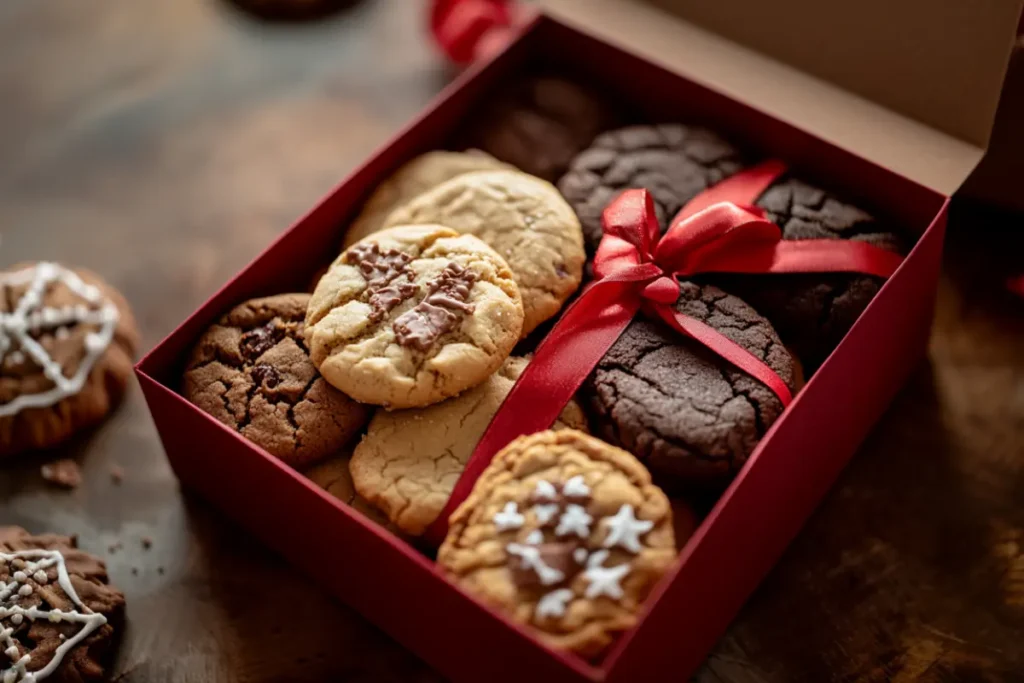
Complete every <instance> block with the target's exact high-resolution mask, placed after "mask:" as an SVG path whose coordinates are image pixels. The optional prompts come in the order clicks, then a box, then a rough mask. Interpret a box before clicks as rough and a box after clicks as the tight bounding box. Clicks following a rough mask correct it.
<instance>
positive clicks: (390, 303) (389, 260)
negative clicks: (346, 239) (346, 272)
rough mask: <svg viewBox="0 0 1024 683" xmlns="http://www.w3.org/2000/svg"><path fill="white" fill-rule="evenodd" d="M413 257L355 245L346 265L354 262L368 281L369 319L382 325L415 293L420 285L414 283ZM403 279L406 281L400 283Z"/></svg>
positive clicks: (399, 252) (372, 244) (376, 246)
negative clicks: (411, 265) (410, 266)
mask: <svg viewBox="0 0 1024 683" xmlns="http://www.w3.org/2000/svg"><path fill="white" fill-rule="evenodd" d="M410 261H412V257H411V256H409V255H408V254H405V253H403V252H401V251H398V250H397V249H388V250H387V251H385V252H382V251H381V250H380V245H379V244H377V243H375V242H374V243H370V244H356V245H354V246H352V247H350V248H349V250H348V253H346V254H345V262H346V263H354V264H356V266H357V267H358V268H359V272H360V274H362V276H363V277H364V278H365V279H366V289H367V291H368V292H369V304H370V308H371V309H372V310H371V311H370V320H371V321H373V322H375V323H376V322H380V321H381V320H383V319H384V318H385V317H386V316H387V314H388V313H390V312H391V311H392V310H393V309H394V308H395V307H396V306H398V305H399V304H400V303H402V302H403V301H405V300H406V299H408V298H409V297H411V296H413V295H414V294H416V292H417V291H419V286H418V285H415V284H413V283H412V282H411V280H412V273H411V272H410V270H409V263H410ZM400 278H404V280H405V281H404V282H398V280H399V279H400Z"/></svg>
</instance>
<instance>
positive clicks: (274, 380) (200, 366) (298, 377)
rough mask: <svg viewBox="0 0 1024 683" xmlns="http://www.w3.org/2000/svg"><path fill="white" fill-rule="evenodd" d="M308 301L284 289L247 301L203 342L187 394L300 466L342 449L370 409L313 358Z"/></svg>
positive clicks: (188, 380) (191, 365)
mask: <svg viewBox="0 0 1024 683" xmlns="http://www.w3.org/2000/svg"><path fill="white" fill-rule="evenodd" d="M308 302H309V295H308V294H279V295H277V296H271V297H266V298H263V299H252V300H250V301H247V302H245V303H244V304H241V305H240V306H238V307H236V308H234V309H232V310H231V311H230V312H228V314H227V315H225V316H224V317H223V318H221V319H220V321H219V322H218V323H217V324H216V325H214V326H213V327H211V328H210V329H209V330H207V331H206V333H205V334H204V335H203V336H202V337H201V338H200V339H199V342H198V343H197V344H196V347H195V349H194V350H193V351H192V355H191V357H190V358H189V361H188V365H187V366H186V369H185V380H184V394H185V398H187V399H188V400H189V401H191V402H192V403H195V404H196V405H197V406H199V407H200V408H202V409H203V410H204V411H206V412H207V413H209V414H210V415H212V416H213V417H215V418H217V419H218V420H220V421H221V422H222V423H224V424H225V425H227V426H229V427H231V428H232V429H236V430H238V432H239V433H240V434H241V435H242V436H244V437H245V438H247V439H249V440H250V441H252V442H253V443H254V444H256V445H257V446H260V447H262V448H263V449H264V450H266V451H267V452H268V453H270V454H271V455H274V456H276V457H278V458H280V459H281V460H283V461H284V462H286V463H288V464H289V465H291V466H293V467H303V466H306V465H309V464H312V463H314V462H317V461H318V460H322V459H324V458H326V457H328V456H330V455H333V454H335V453H337V452H338V450H339V449H341V448H342V447H343V446H344V445H345V444H346V443H348V442H349V441H350V440H351V439H352V437H353V436H355V435H356V433H358V432H359V430H360V429H362V427H363V425H364V424H366V421H367V420H368V419H369V412H370V411H369V409H368V408H366V407H365V406H362V405H360V404H358V403H356V402H355V401H353V400H352V399H351V398H349V397H348V396H345V395H344V394H342V393H341V392H340V391H338V390H336V389H335V388H334V387H332V386H331V385H330V384H328V383H327V382H326V381H324V379H323V378H322V377H320V375H319V373H317V371H316V368H315V367H314V365H313V363H312V362H311V361H310V359H309V353H308V351H307V350H306V346H305V339H304V337H303V320H304V318H305V315H306V305H307V304H308Z"/></svg>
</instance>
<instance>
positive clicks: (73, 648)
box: [0, 526, 125, 683]
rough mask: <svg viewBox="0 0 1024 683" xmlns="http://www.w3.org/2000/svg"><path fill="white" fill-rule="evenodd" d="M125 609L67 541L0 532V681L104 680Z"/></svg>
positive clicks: (96, 566)
mask: <svg viewBox="0 0 1024 683" xmlns="http://www.w3.org/2000/svg"><path fill="white" fill-rule="evenodd" d="M124 606H125V602H124V595H123V594H122V593H121V591H119V590H117V589H116V588H114V587H113V586H110V585H109V583H108V582H107V570H106V567H104V565H103V562H102V561H100V560H99V559H98V558H96V557H93V556H92V555H88V554H86V553H84V552H82V551H81V550H78V548H77V543H76V542H75V539H74V538H73V537H68V536H58V535H55V534H45V535H41V536H32V535H30V534H29V533H28V532H26V531H25V530H24V529H20V528H18V527H10V526H9V527H0V682H2V683H36V681H42V680H44V679H45V680H46V681H47V683H61V682H67V683H72V682H73V683H88V682H89V681H104V680H107V677H106V675H105V671H104V667H105V665H106V664H107V661H108V660H109V659H110V657H111V655H112V654H113V650H114V646H115V645H116V636H117V633H116V629H117V628H120V623H121V621H122V620H123V618H124Z"/></svg>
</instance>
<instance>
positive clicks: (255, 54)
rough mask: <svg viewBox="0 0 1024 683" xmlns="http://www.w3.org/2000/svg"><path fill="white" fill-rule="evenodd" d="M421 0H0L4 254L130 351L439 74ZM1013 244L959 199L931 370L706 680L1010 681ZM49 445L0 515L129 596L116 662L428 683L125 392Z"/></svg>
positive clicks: (205, 291)
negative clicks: (111, 321)
mask: <svg viewBox="0 0 1024 683" xmlns="http://www.w3.org/2000/svg"><path fill="white" fill-rule="evenodd" d="M420 4H421V3H419V2H413V1H411V0H365V1H364V2H357V3H354V4H353V6H352V7H351V8H350V9H348V10H345V11H344V12H343V13H341V14H339V15H337V16H336V17H333V18H331V19H329V20H327V21H323V22H319V23H315V24H309V25H270V24H264V23H260V22H257V21H254V20H252V19H250V18H248V17H245V16H243V15H241V14H239V13H238V12H237V11H235V10H233V9H232V8H230V7H228V6H225V5H223V4H222V3H221V2H218V1H217V0H173V2H172V1H170V0H93V1H91V2H90V1H88V0H2V2H0V55H2V59H0V265H9V264H11V263H14V262H16V261H21V260H25V259H40V258H45V259H55V260H60V261H64V262H68V263H72V264H79V265H83V266H87V267H89V268H92V269H94V270H96V271H98V272H100V273H103V274H104V275H105V276H106V277H107V278H108V279H109V280H110V281H111V282H112V283H113V284H114V285H116V286H117V287H119V288H120V289H121V290H122V291H124V292H125V293H126V295H127V296H128V298H129V299H130V301H131V303H132V305H133V306H134V308H135V312H136V315H137V316H138V318H139V323H140V325H141V328H142V332H143V340H144V342H143V343H144V347H145V348H149V347H151V346H152V345H153V344H155V343H156V342H157V341H158V340H159V339H160V338H162V337H163V336H164V335H165V334H166V333H167V332H169V331H170V330H171V329H172V328H173V326H174V325H175V324H176V323H177V322H179V321H180V320H182V319H183V318H184V317H185V316H186V315H187V314H188V313H189V312H191V311H192V310H193V309H194V308H195V307H196V306H197V305H198V304H199V303H200V302H202V301H203V300H204V299H205V297H206V296H208V295H209V294H210V293H211V292H212V291H214V290H215V289H216V288H217V287H218V286H219V285H220V284H221V283H223V282H224V281H225V280H226V279H227V278H228V277H229V276H230V275H232V274H233V273H234V272H235V271H236V270H238V269H239V268H240V267H241V266H242V265H244V264H245V263H246V262H248V261H249V259H251V258H252V257H253V256H254V255H255V254H256V253H257V252H258V251H259V250H260V249H262V248H263V247H264V246H265V245H266V244H267V243H268V242H269V241H270V240H271V239H272V238H273V237H274V236H275V235H276V234H278V233H279V232H280V231H281V230H282V229H283V228H284V227H286V226H287V225H288V224H289V223H290V222H291V221H292V220H293V219H294V218H296V217H297V216H298V215H300V214H301V213H302V212H303V210H304V209H306V208H308V207H309V206H310V205H311V203H312V202H314V201H315V200H316V199H317V198H319V197H320V196H321V195H322V194H323V193H325V192H326V191H327V190H328V189H329V188H330V187H331V186H332V185H333V184H334V183H335V182H336V181H337V180H339V179H340V178H341V177H342V176H343V175H344V174H345V173H346V172H347V171H348V170H350V169H351V168H353V167H354V166H355V165H356V164H357V163H358V162H359V161H360V160H361V159H362V158H363V157H364V156H365V155H367V154H368V153H369V152H371V151H372V150H373V149H374V147H375V146H376V145H377V144H378V143H379V142H381V141H383V140H384V139H385V138H386V137H387V136H388V135H389V133H391V132H393V131H394V130H395V129H396V128H397V127H398V126H399V125H400V124H401V123H402V122H404V121H405V120H407V119H408V118H409V117H410V116H411V115H412V114H413V113H414V112H415V111H416V110H417V109H418V108H419V107H420V106H421V105H422V104H424V103H425V102H426V101H427V100H428V99H429V98H430V97H431V96H432V95H433V94H434V93H435V92H436V91H437V90H438V89H439V88H440V87H441V86H442V85H443V84H444V83H446V82H447V81H448V80H449V79H450V78H451V76H452V73H451V72H450V71H449V70H448V69H447V68H446V67H445V66H444V64H443V63H442V61H441V60H440V59H439V58H438V57H437V56H436V55H435V54H434V53H433V52H432V51H431V49H430V47H429V45H428V43H427V42H426V40H425V38H424V36H423V32H422V30H421V17H420V16H419V8H420ZM1013 258H1016V259H1017V263H1018V265H1022V267H1024V220H1021V219H1012V218H1008V217H1005V216H999V215H995V214H986V213H984V212H980V211H977V210H969V209H967V208H966V207H962V206H961V207H958V210H957V215H955V216H954V220H953V225H952V234H951V236H950V244H949V249H948V259H947V261H948V263H947V268H946V273H945V275H944V278H943V281H942V285H941V292H940V297H939V313H938V318H937V323H936V328H935V336H934V339H933V342H932V346H931V352H930V355H929V359H928V362H927V363H925V364H923V365H922V366H921V367H920V368H919V369H918V370H917V371H916V372H915V374H914V376H913V379H912V380H911V381H910V383H909V385H908V386H907V387H906V389H905V390H904V391H903V392H902V394H901V395H900V396H899V397H898V398H897V400H896V402H895V403H894V405H893V406H892V409H891V410H890V411H889V412H888V414H887V415H886V417H885V418H884V419H883V420H882V422H881V423H880V424H879V426H878V428H877V429H876V430H875V432H874V434H873V435H872V436H871V437H870V439H869V440H868V442H867V443H866V444H865V445H864V447H863V449H862V450H861V452H860V454H859V455H858V456H857V457H856V459H855V460H854V462H853V464H852V465H850V467H849V468H848V469H847V471H846V472H845V473H844V475H843V477H842V479H841V481H840V482H839V483H838V485H837V486H836V487H835V489H834V490H833V491H832V493H831V495H830V496H829V498H828V499H827V501H826V502H825V503H824V505H823V506H822V507H821V509H820V510H819V512H818V513H817V514H816V515H815V516H814V517H813V518H812V519H811V520H810V522H809V523H808V525H807V527H806V529H805V530H804V532H803V533H802V534H801V536H800V537H799V538H798V539H797V541H796V542H795V543H794V545H793V546H792V548H791V549H790V551H789V552H788V553H787V554H786V556H785V557H784V559H783V560H782V561H781V562H780V564H779V565H778V567H777V568H776V570H775V571H774V572H773V573H772V574H771V575H770V577H769V578H768V579H767V580H766V581H765V583H764V584H763V586H762V588H761V589H760V590H759V591H758V592H757V594H756V595H755V596H754V598H753V599H752V600H751V602H750V603H749V604H748V605H747V607H746V608H745V609H744V611H743V613H742V614H741V616H740V617H739V618H738V619H737V621H736V622H735V623H734V624H733V626H732V628H731V629H730V631H729V633H728V635H727V636H726V637H725V638H724V639H723V640H722V642H721V643H720V644H719V646H718V647H717V649H716V650H715V652H714V653H713V654H712V656H711V658H710V659H709V661H708V662H707V664H706V666H705V667H704V669H703V670H702V671H701V672H700V674H699V675H698V677H697V679H698V680H699V681H700V682H701V683H791V682H807V683H829V682H834V683H840V682H843V683H847V682H851V683H852V682H854V681H867V682H875V681H893V682H897V681H898V682H906V681H922V682H928V683H930V682H935V683H944V682H953V681H957V682H967V683H971V682H975V681H983V682H1003V681H1011V682H1012V681H1024V673H1021V672H1022V671H1024V301H1021V300H1018V299H1014V298H1013V297H1012V296H1010V295H1009V294H1006V293H1005V292H1003V291H1002V290H1001V285H1000V279H1001V277H1002V276H1003V275H1004V274H1005V273H1007V272H1009V269H1010V267H1011V265H1012V259H1013ZM837 409H841V406H837ZM68 450H69V452H70V454H71V455H72V456H73V457H76V458H77V459H78V461H79V462H80V463H81V465H82V468H83V470H84V474H85V481H84V484H83V485H82V486H81V487H80V488H78V489H77V490H75V491H72V492H58V491H54V490H53V489H51V488H48V487H47V486H46V485H45V484H44V483H43V482H42V480H41V479H40V476H39V461H38V460H33V459H26V460H22V461H20V462H18V463H15V464H14V466H13V467H11V466H8V467H5V468H4V469H3V470H0V523H5V524H6V523H14V524H20V525H23V526H25V527H27V528H29V529H31V530H33V531H44V530H54V531H63V532H73V533H77V534H78V535H79V537H80V539H81V542H82V544H83V546H85V547H86V548H88V549H90V550H92V551H95V552H97V553H99V554H100V555H102V556H104V557H105V558H106V560H107V563H108V565H109V567H110V573H111V575H112V577H113V579H114V581H115V582H116V583H117V584H118V585H120V586H121V587H122V588H123V589H124V590H125V592H126V593H127V594H128V599H129V624H130V626H129V629H128V633H127V635H126V639H125V642H124V646H123V647H122V650H121V654H120V657H119V659H118V662H117V666H116V671H115V674H116V676H117V677H119V680H122V681H127V682H132V683H141V682H155V683H163V682H166V683H172V682H173V683H185V682H187V681H188V682H191V681H195V682H200V681H225V682H229V683H235V682H237V683H243V682H244V683H269V682H271V681H281V680H288V681H295V682H300V683H301V682H307V681H308V682H313V681H326V680H331V681H347V682H356V681H410V680H411V681H434V680H438V677H437V676H436V674H433V673H432V672H430V671H429V670H428V669H427V668H426V667H425V666H424V665H423V664H421V663H420V662H418V661H417V660H416V659H415V658H414V657H412V656H411V655H409V654H407V653H405V652H404V651H403V650H402V649H401V647H399V646H398V645H396V644H394V643H392V642H391V641H390V640H389V639H388V638H387V637H386V636H384V635H383V634H381V633H380V632H378V631H377V630H376V629H374V628H373V627H372V626H370V625H369V624H368V623H367V622H366V621H365V620H363V619H362V618H361V617H360V616H359V615H357V614H355V613H353V612H352V611H350V610H348V609H347V608H345V607H344V606H342V605H339V604H337V603H335V602H333V601H332V600H331V599H329V598H328V597H327V596H326V595H325V594H324V593H322V592H321V591H320V590H319V589H318V588H316V587H315V586H313V585H311V584H310V583H309V582H307V581H306V580H305V579H303V577H301V576H299V575H297V574H296V573H295V572H294V571H292V570H291V569H290V568H289V567H288V566H286V565H285V564H283V563H282V562H281V561H280V560H279V559H277V558H276V557H274V556H272V555H270V554H269V553H268V552H267V551H266V550H264V549H263V548H261V547H260V546H259V545H257V544H256V543H254V542H253V541H251V540H249V539H247V538H245V537H244V536H243V535H241V534H240V532H239V531H238V530H237V529H236V528H235V527H233V526H232V525H231V524H229V523H228V522H226V521H224V520H222V519H220V518H219V517H218V516H217V515H215V514H214V513H213V512H212V511H211V509H210V508H208V507H207V506H206V505H205V504H203V503H201V502H199V501H196V500H194V499H192V498H190V497H189V496H188V495H185V494H183V493H182V492H181V491H180V490H179V489H178V486H177V484H176V482H175V480H174V478H173V477H172V475H171V473H170V470H169V469H168V467H167V464H166V462H165V460H164V456H163V452H162V450H161V447H160V444H159V441H158V440H157V436H156V432H155V431H154V428H153V425H152V422H151V421H150V418H149V415H148V414H147V411H146V407H145V404H144V402H143V399H142V396H141V394H140V392H139V391H138V388H137V387H133V389H132V391H131V393H130V396H129V398H128V400H127V402H126V404H125V405H124V406H123V407H122V408H121V409H120V411H119V412H118V413H117V414H116V415H115V416H114V417H113V419H111V420H110V421H109V422H108V423H107V424H106V425H105V426H104V427H103V428H101V429H99V430H98V431H97V432H96V433H94V434H92V435H90V436H89V437H88V438H84V439H81V440H79V441H78V442H77V443H75V444H74V445H72V446H71V447H70V448H69V449H68ZM115 465H117V466H120V467H122V468H123V469H124V471H125V479H124V481H123V483H121V484H120V485H118V484H116V483H115V482H114V481H113V480H112V478H111V475H110V472H111V469H112V468H113V467H114V466H115ZM146 537H148V538H151V539H152V541H153V545H152V547H151V548H149V549H146V548H144V547H143V544H142V539H143V538H146ZM353 561H358V559H354V560H353ZM693 616H694V618H700V616H699V615H693Z"/></svg>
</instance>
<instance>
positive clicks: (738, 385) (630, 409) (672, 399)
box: [580, 283, 794, 488]
mask: <svg viewBox="0 0 1024 683" xmlns="http://www.w3.org/2000/svg"><path fill="white" fill-rule="evenodd" d="M680 289H681V292H680V296H679V299H678V301H677V302H676V309H677V310H679V311H681V312H683V313H685V314H686V315H689V316H691V317H693V318H696V319H698V320H700V321H702V322H704V323H706V324H708V325H710V326H711V327H713V328H715V329H716V330H718V331H719V332H721V333H722V334H724V335H725V336H726V337H728V338H729V339H731V340H732V341H734V342H736V343H737V344H739V345H740V346H742V347H743V348H745V349H746V350H747V351H749V352H751V353H752V354H753V355H754V356H756V357H757V358H759V359H761V360H762V361H764V362H765V363H766V364H767V365H768V366H769V367H770V368H772V370H774V371H775V372H776V373H778V375H779V376H780V377H781V378H782V380H783V381H784V382H786V384H787V385H789V386H790V387H791V388H792V387H793V383H794V370H793V359H792V357H791V356H790V354H789V352H788V351H787V350H786V347H785V346H783V344H782V342H781V341H780V340H779V337H778V335H777V334H776V333H775V330H774V329H773V328H772V326H771V324H770V323H769V322H768V321H767V320H765V319H764V318H763V317H761V316H760V315H759V314H758V313H757V311H755V310H754V309H753V308H751V307H750V306H748V305H747V304H745V303H744V302H743V301H741V300H740V299H739V298H737V297H735V296H731V295H728V294H726V293H725V292H723V291H722V290H720V289H717V288H715V287H712V286H710V285H704V286H701V285H696V284H693V283H682V285H681V287H680ZM580 395H581V397H582V398H583V401H584V406H585V407H586V408H588V409H589V410H590V411H592V414H593V424H594V427H595V431H596V432H597V433H598V435H599V436H601V437H602V438H604V439H606V440H608V441H609V442H610V443H614V444H616V445H619V446H622V447H623V448H625V449H626V450H628V451H630V452H631V453H633V454H634V455H636V456H637V457H638V458H640V460H641V461H643V462H644V463H645V464H646V465H647V467H648V468H649V469H650V470H651V473H652V474H653V475H654V476H655V479H656V480H657V481H658V483H659V484H661V485H663V486H671V487H681V488H688V487H693V486H697V487H706V486H713V487H719V486H722V485H724V484H726V483H728V481H729V480H730V479H731V477H732V476H733V475H735V474H736V472H737V471H738V470H739V468H740V467H741V466H742V465H743V463H744V462H746V460H747V457H748V456H749V455H750V453H751V452H752V451H753V450H754V447H755V446H756V445H757V442H758V441H759V440H760V439H761V437H762V436H764V433H765V431H767V429H768V428H769V427H770V426H771V425H772V423H774V422H775V420H776V419H777V418H778V417H779V415H780V414H781V413H782V402H781V401H780V400H779V398H778V397H777V396H776V395H775V394H774V393H773V392H772V391H771V389H769V388H768V387H766V386H765V385H763V384H761V383H760V382H758V381H757V380H755V379H753V378H752V377H750V376H749V375H747V374H746V373H744V372H742V371H740V370H738V369H736V368H734V367H732V366H731V365H729V364H728V363H727V362H726V361H724V360H722V359H721V358H719V357H718V356H716V355H714V354H713V353H712V352H711V351H709V350H707V349H705V348H704V347H703V346H701V345H700V344H698V343H697V342H695V341H693V340H690V339H687V338H684V337H682V336H681V335H679V334H678V333H677V332H675V331H674V330H672V329H671V328H669V327H668V326H667V325H665V324H663V323H661V322H657V321H654V320H649V319H646V318H643V317H639V318H637V319H636V320H634V321H633V322H632V323H630V325H629V327H627V328H626V331H625V332H623V333H622V336H621V337H619V339H618V341H616V342H615V345H614V346H612V348H611V349H610V350H609V351H608V353H607V354H606V355H605V357H604V358H603V359H601V362H600V363H598V365H597V368H595V369H594V372H593V373H591V375H590V377H589V378H588V379H587V381H586V383H585V384H584V386H583V389H582V390H581V392H580Z"/></svg>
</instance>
